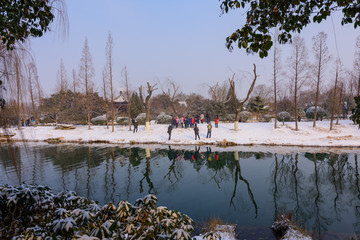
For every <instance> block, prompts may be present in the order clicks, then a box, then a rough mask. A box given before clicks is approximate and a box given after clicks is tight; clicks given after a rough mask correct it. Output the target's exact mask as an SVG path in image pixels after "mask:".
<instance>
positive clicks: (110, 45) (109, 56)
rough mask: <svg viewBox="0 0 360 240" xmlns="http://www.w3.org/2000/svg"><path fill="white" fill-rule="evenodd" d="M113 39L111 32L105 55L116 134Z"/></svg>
mask: <svg viewBox="0 0 360 240" xmlns="http://www.w3.org/2000/svg"><path fill="white" fill-rule="evenodd" d="M112 51H113V39H112V35H111V32H109V33H108V40H107V43H106V48H105V53H106V69H107V75H108V78H109V84H110V102H111V105H110V108H111V131H112V132H114V131H115V129H114V121H115V109H114V89H113V70H112V64H113V55H112Z"/></svg>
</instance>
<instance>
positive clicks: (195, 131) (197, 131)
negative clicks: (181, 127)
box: [194, 124, 200, 140]
mask: <svg viewBox="0 0 360 240" xmlns="http://www.w3.org/2000/svg"><path fill="white" fill-rule="evenodd" d="M194 133H195V140H196V138H197V137H198V138H199V140H200V135H199V128H198V126H197V124H195V127H194Z"/></svg>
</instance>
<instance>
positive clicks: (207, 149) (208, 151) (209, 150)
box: [205, 147, 211, 161]
mask: <svg viewBox="0 0 360 240" xmlns="http://www.w3.org/2000/svg"><path fill="white" fill-rule="evenodd" d="M205 156H206V159H207V160H208V161H211V147H206V153H205Z"/></svg>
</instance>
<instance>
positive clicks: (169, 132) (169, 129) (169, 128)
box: [167, 124, 172, 140]
mask: <svg viewBox="0 0 360 240" xmlns="http://www.w3.org/2000/svg"><path fill="white" fill-rule="evenodd" d="M171 131H172V126H171V124H170V125H169V127H168V130H167V133H168V134H169V140H170V139H171Z"/></svg>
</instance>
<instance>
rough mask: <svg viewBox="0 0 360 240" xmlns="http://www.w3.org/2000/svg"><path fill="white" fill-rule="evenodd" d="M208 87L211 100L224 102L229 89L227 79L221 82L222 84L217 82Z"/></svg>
mask: <svg viewBox="0 0 360 240" xmlns="http://www.w3.org/2000/svg"><path fill="white" fill-rule="evenodd" d="M208 87H209V91H208V93H209V95H210V98H211V99H212V100H214V101H215V102H225V101H226V100H227V94H228V91H229V85H228V83H227V81H224V82H222V84H219V82H217V83H216V84H215V85H213V86H210V85H208Z"/></svg>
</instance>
